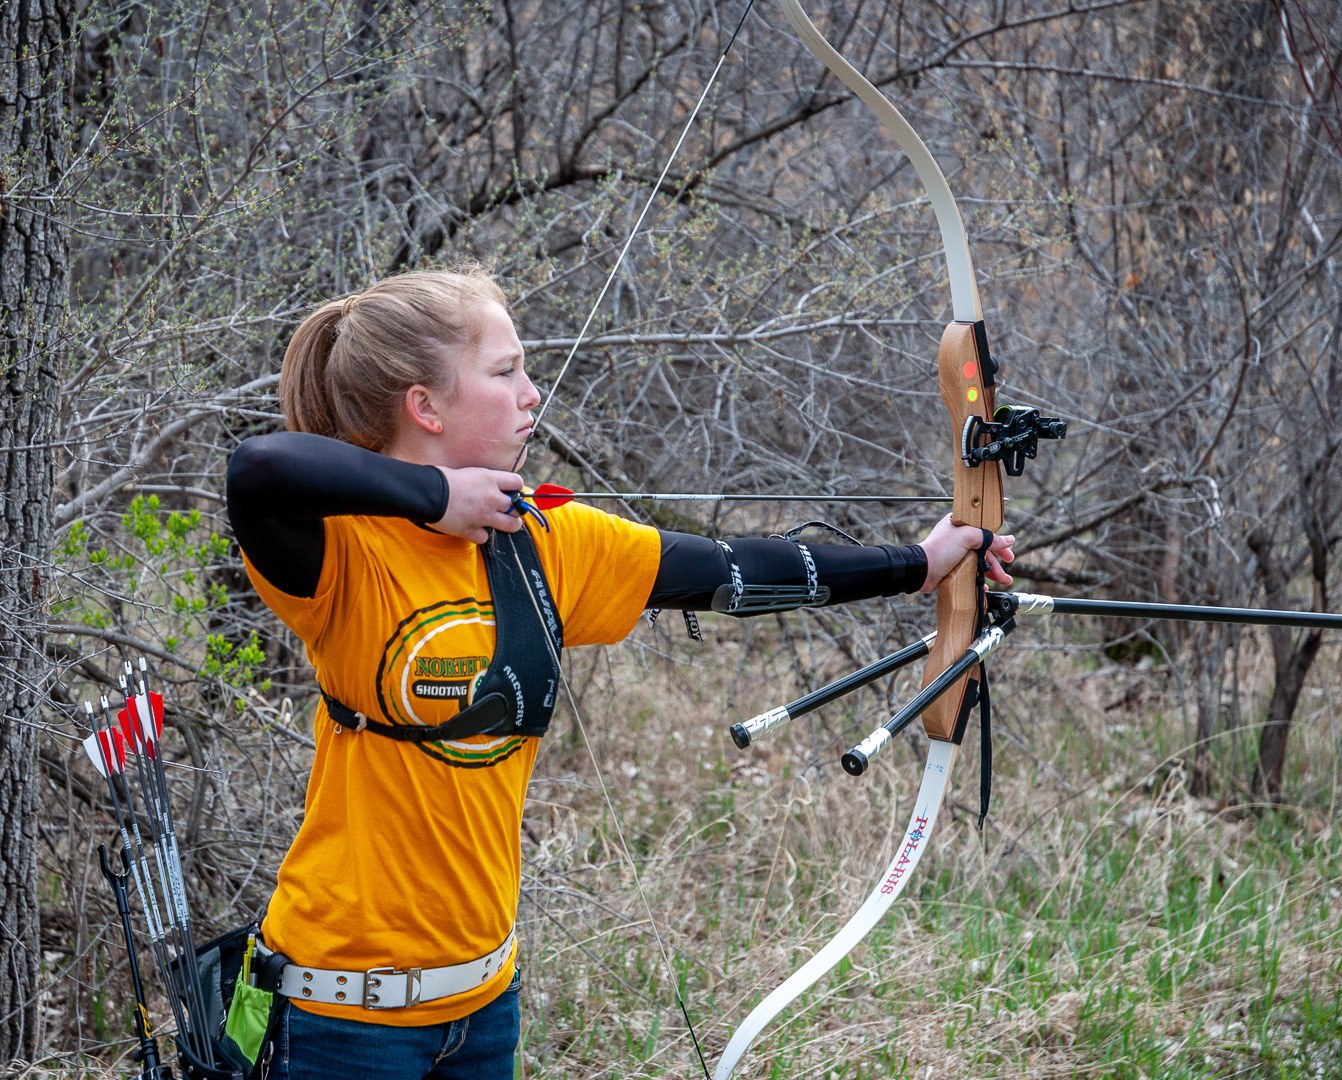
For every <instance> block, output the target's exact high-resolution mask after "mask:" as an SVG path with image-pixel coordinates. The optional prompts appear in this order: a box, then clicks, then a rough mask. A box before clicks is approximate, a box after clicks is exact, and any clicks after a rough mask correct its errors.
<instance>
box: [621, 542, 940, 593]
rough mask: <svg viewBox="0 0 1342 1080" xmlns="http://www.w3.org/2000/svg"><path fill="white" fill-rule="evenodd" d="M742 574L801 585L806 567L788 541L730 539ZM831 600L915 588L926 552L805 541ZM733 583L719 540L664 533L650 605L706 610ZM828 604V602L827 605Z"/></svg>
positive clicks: (922, 576) (754, 580)
mask: <svg viewBox="0 0 1342 1080" xmlns="http://www.w3.org/2000/svg"><path fill="white" fill-rule="evenodd" d="M728 543H729V544H730V545H731V548H732V552H733V553H734V554H735V556H736V561H737V563H738V565H739V566H740V567H741V577H742V578H743V580H745V581H746V582H747V583H749V584H751V585H805V584H806V572H805V568H804V566H803V563H802V559H801V555H800V554H799V552H798V551H797V545H796V544H794V543H793V542H792V541H791V540H779V539H774V540H766V539H751V540H729V541H728ZM806 547H807V550H808V551H810V553H811V557H812V559H814V560H815V567H816V572H817V574H818V576H819V584H821V585H827V586H829V589H830V597H829V601H828V603H829V604H846V603H849V602H851V601H853V600H866V599H868V598H870V597H873V596H894V595H895V594H896V593H905V592H916V591H917V590H918V589H920V588H922V585H923V582H924V581H926V580H927V556H926V554H924V552H923V549H922V548H920V547H918V546H917V545H916V544H907V545H902V546H898V547H896V546H894V545H892V544H874V545H871V546H869V547H856V546H849V545H846V544H807V545H806ZM730 583H731V572H730V568H729V567H728V564H727V557H726V554H725V553H724V552H723V550H722V548H721V547H719V546H718V544H717V542H716V541H714V540H710V539H709V538H708V537H706V536H695V535H693V534H692V533H677V532H663V533H662V562H661V566H660V567H659V568H658V570H657V580H656V581H655V582H654V583H653V587H652V596H651V597H649V598H648V607H650V608H657V607H661V608H683V609H687V610H691V611H706V610H708V609H710V608H711V607H712V606H713V593H714V592H716V591H717V589H718V587H719V586H721V585H728V584H730ZM827 606H828V605H827Z"/></svg>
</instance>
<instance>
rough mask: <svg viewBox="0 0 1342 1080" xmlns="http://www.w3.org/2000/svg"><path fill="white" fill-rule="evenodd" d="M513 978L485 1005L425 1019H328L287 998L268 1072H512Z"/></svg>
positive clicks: (466, 1078) (516, 979)
mask: <svg viewBox="0 0 1342 1080" xmlns="http://www.w3.org/2000/svg"><path fill="white" fill-rule="evenodd" d="M520 983H521V973H520V972H519V973H518V974H516V975H514V976H513V982H512V985H511V986H510V987H508V989H507V990H505V991H504V992H503V993H502V994H500V995H499V996H498V997H497V998H495V999H494V1000H493V1001H491V1002H490V1003H489V1004H488V1005H486V1006H485V1007H484V1008H482V1009H477V1010H476V1011H475V1012H473V1013H471V1014H470V1016H466V1017H463V1018H462V1019H460V1020H453V1021H451V1022H449V1023H446V1024H429V1025H428V1026H426V1027H392V1026H390V1025H388V1024H369V1023H365V1022H364V1021H363V1020H332V1019H330V1018H329V1017H326V1016H316V1015H314V1014H313V1013H310V1012H304V1011H303V1010H302V1009H300V1008H298V1007H296V1006H295V1005H293V1004H286V1005H285V1006H284V1015H283V1017H282V1018H281V1019H280V1028H279V1032H278V1036H277V1039H276V1044H277V1045H276V1047H275V1060H274V1063H273V1064H272V1066H271V1069H270V1080H345V1078H347V1080H513V1076H514V1062H513V1059H514V1056H515V1055H516V1053H517V1042H518V1038H519V1035H520V1032H521V1016H520V1012H519V1008H518V1002H517V998H518V988H519V985H520ZM362 1015H367V1014H362Z"/></svg>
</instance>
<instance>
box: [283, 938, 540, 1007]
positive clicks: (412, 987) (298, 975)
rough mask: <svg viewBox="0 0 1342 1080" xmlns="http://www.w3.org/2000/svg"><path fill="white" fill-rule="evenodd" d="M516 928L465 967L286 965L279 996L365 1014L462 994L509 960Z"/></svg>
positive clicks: (478, 984) (488, 978)
mask: <svg viewBox="0 0 1342 1080" xmlns="http://www.w3.org/2000/svg"><path fill="white" fill-rule="evenodd" d="M516 937H517V930H516V929H515V928H514V929H513V930H510V931H509V932H508V937H507V939H506V940H505V941H504V942H503V944H502V945H500V946H499V947H498V948H497V949H495V950H494V951H493V952H491V953H490V954H489V955H488V956H482V957H480V959H479V960H471V961H468V962H467V963H465V964H451V965H449V966H447V967H436V968H392V967H379V968H369V969H368V970H367V971H329V970H326V969H325V968H309V967H300V966H299V965H298V964H287V965H285V968H284V973H283V974H282V975H281V976H280V985H279V992H280V993H281V994H283V995H284V996H285V997H288V998H293V999H294V1000H296V1001H321V1002H324V1003H325V1004H327V1005H358V1006H361V1007H362V1008H365V1009H407V1008H409V1007H410V1006H412V1005H421V1004H424V1003H425V1002H429V1001H437V1000H438V999H439V998H445V997H451V996H452V995H453V994H462V993H465V992H466V991H467V990H474V989H475V988H476V987H477V986H480V985H482V984H484V983H487V982H488V981H489V980H490V979H492V978H493V977H494V976H495V975H497V974H498V973H499V972H500V971H501V970H502V969H503V965H504V964H506V963H507V962H508V957H509V956H511V955H512V951H513V941H514V939H515V938H516Z"/></svg>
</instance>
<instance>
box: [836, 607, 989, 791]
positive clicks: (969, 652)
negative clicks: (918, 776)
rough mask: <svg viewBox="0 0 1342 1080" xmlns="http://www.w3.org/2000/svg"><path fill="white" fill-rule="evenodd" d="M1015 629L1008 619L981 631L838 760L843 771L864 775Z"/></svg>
mask: <svg viewBox="0 0 1342 1080" xmlns="http://www.w3.org/2000/svg"><path fill="white" fill-rule="evenodd" d="M1014 628H1015V623H1014V622H1013V621H1012V620H1011V619H1008V620H1006V621H1005V622H1003V623H999V624H997V625H995V626H990V627H988V629H986V630H985V631H983V633H981V634H980V635H979V636H978V637H977V638H975V639H974V641H973V642H972V643H971V644H970V646H969V648H968V649H966V650H965V651H964V653H963V654H962V655H961V656H960V658H959V659H958V660H956V661H955V663H953V664H951V665H950V667H948V668H946V670H945V671H943V672H942V673H941V674H940V675H938V676H937V677H936V678H935V679H933V680H932V681H931V682H930V683H928V684H927V685H926V686H925V687H923V689H922V690H920V691H919V692H918V695H917V696H916V697H915V698H914V699H913V700H912V701H910V702H909V703H908V704H907V705H905V706H904V708H902V709H901V710H900V711H899V712H897V713H896V714H895V715H894V716H892V717H891V718H890V719H889V721H888V722H886V723H885V724H882V725H881V726H880V727H878V728H877V729H876V730H875V731H873V732H872V733H871V734H870V735H868V736H867V737H866V738H865V739H863V740H862V741H861V742H860V743H858V744H857V745H856V746H855V747H853V748H852V749H851V750H849V751H848V753H846V754H844V755H843V758H842V759H841V760H842V762H843V767H844V771H846V772H847V773H849V774H850V775H852V776H861V775H862V774H863V773H864V772H866V771H867V766H868V765H870V764H871V759H872V758H874V757H875V756H876V755H877V754H879V753H880V752H881V751H882V750H884V749H885V748H886V747H887V746H889V745H890V742H891V740H893V739H894V737H895V736H896V735H898V734H899V733H900V732H901V731H903V730H904V729H905V728H906V727H908V726H909V725H910V724H911V723H913V722H914V721H915V720H916V719H918V717H919V716H921V715H922V714H923V710H924V709H926V708H927V707H928V706H929V705H931V704H932V702H934V701H936V700H937V698H939V697H941V695H942V694H944V693H946V691H947V690H949V689H950V688H951V687H952V686H954V685H955V684H956V682H957V681H958V680H959V679H960V677H961V676H962V675H964V674H966V673H967V672H968V671H969V670H970V669H971V668H973V667H974V666H975V665H976V664H980V663H982V662H983V660H984V659H986V658H987V657H988V656H989V655H991V654H992V653H994V652H996V651H997V649H998V648H999V647H1000V646H1001V644H1002V642H1003V641H1005V640H1006V636H1007V634H1009V633H1010V632H1011V631H1012V630H1013V629H1014Z"/></svg>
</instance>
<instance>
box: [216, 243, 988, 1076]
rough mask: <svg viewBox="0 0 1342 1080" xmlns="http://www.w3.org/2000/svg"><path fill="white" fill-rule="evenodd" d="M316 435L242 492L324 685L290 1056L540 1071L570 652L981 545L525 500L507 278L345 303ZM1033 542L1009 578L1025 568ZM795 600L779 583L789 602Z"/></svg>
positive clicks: (259, 584)
mask: <svg viewBox="0 0 1342 1080" xmlns="http://www.w3.org/2000/svg"><path fill="white" fill-rule="evenodd" d="M280 397H281V403H282V406H283V409H284V414H285V418H286V421H287V424H288V428H289V430H288V431H286V432H280V433H275V434H271V435H263V436H258V437H255V438H250V439H247V440H246V441H244V442H243V443H242V444H241V445H240V446H239V447H238V449H237V451H236V452H235V454H234V455H233V458H232V461H231V462H230V465H229V473H228V510H229V515H230V518H231V519H232V523H233V528H234V531H235V534H236V536H237V539H238V542H239V544H240V545H241V547H242V551H243V554H244V556H245V560H246V565H247V571H248V573H249V575H250V576H251V580H252V582H253V584H254V585H255V587H256V589H257V591H258V592H259V593H260V595H261V597H262V598H263V599H264V600H265V602H266V603H267V604H268V605H269V606H270V607H271V608H272V609H273V610H274V611H275V613H276V614H277V615H278V616H279V617H280V618H281V619H282V620H283V621H284V623H285V624H286V625H287V626H288V627H290V628H291V629H292V630H293V631H294V633H295V634H297V635H298V636H299V637H300V638H301V639H302V640H303V642H304V643H305V645H306V647H307V652H308V657H309V659H310V661H311V662H312V665H313V667H314V668H315V671H316V677H317V682H318V684H319V686H320V690H321V695H322V701H321V704H320V705H319V706H318V711H317V719H316V724H315V737H316V744H317V745H316V756H315V758H314V761H313V765H312V775H311V778H310V781H309V785H308V791H307V798H306V805H305V815H304V818H303V822H302V825H301V826H300V828H299V830H298V835H297V836H296V838H295V839H294V842H293V845H292V847H291V848H290V849H289V852H288V854H287V855H286V856H285V859H284V861H283V864H282V865H281V867H280V871H279V879H278V884H277V887H276V891H275V895H274V897H273V898H272V900H271V903H270V906H269V910H268V913H267V915H266V919H265V922H264V925H263V927H262V932H263V936H264V939H265V943H266V945H267V946H268V947H269V948H271V949H274V950H277V951H278V952H281V953H283V954H284V955H285V956H286V957H287V958H288V960H289V963H288V966H287V967H285V968H284V972H283V977H282V979H281V982H280V987H279V989H280V992H281V993H282V994H283V995H284V997H285V998H287V1004H286V1005H285V1006H284V1009H283V1016H282V1018H281V1020H280V1026H279V1030H278V1036H277V1039H276V1044H275V1045H276V1046H277V1048H278V1053H277V1055H276V1058H275V1061H274V1063H273V1065H272V1072H271V1075H272V1076H276V1077H278V1078H280V1080H289V1078H293V1080H309V1078H317V1077H321V1078H323V1080H332V1078H340V1077H349V1078H351V1080H353V1078H359V1080H369V1078H386V1080H419V1078H421V1077H425V1078H427V1077H432V1078H434V1080H478V1078H490V1080H494V1078H498V1080H505V1078H511V1077H512V1076H513V1058H514V1053H515V1049H516V1046H517V1042H518V1033H519V1014H518V1000H517V991H518V975H517V971H518V969H517V966H516V964H515V962H514V952H515V949H514V944H515V934H514V922H515V919H516V915H517V904H518V895H519V889H520V884H521V851H520V829H521V817H522V806H523V801H524V799H525V795H526V789H527V784H528V782H529V780H530V777H531V771H532V766H533V763H534V761H535V758H536V752H537V747H538V742H539V738H540V736H541V735H542V734H543V733H544V731H545V728H546V725H547V724H548V723H549V718H550V712H551V710H552V708H553V706H554V703H555V695H556V689H557V683H558V678H559V671H558V656H559V649H560V648H561V646H574V645H587V644H595V643H613V642H617V641H619V640H621V639H622V638H623V637H624V636H625V635H626V634H628V633H629V632H630V630H631V629H632V628H633V627H634V625H635V624H636V622H637V620H638V617H639V615H640V613H641V612H643V611H644V610H645V609H647V608H681V609H686V610H693V609H706V608H708V607H710V606H711V604H712V600H713V597H714V594H715V593H717V592H718V591H719V589H720V587H721V586H724V585H725V586H728V587H729V592H728V595H729V596H731V597H734V598H741V597H746V596H748V597H750V598H751V599H752V601H753V602H759V599H760V598H761V597H763V599H764V605H763V606H765V607H769V606H770V602H771V601H770V598H773V601H778V600H779V598H782V602H783V603H790V604H791V605H792V606H796V605H797V604H799V603H802V602H806V600H807V599H809V600H811V601H812V602H814V601H816V600H817V599H819V598H823V596H824V594H823V590H826V589H827V590H829V595H828V601H827V602H829V603H843V602H848V601H852V600H859V599H864V598H869V597H876V596H889V595H893V594H895V593H900V592H914V591H918V590H921V591H923V592H930V591H931V590H933V589H935V587H936V585H937V583H938V582H939V581H940V580H941V578H942V577H944V576H945V575H946V574H947V573H949V571H950V570H951V569H952V568H953V567H955V566H956V565H957V564H958V563H959V562H960V560H961V559H963V558H964V557H966V555H967V554H968V553H969V552H971V551H973V550H975V549H977V548H978V547H980V545H981V544H982V541H983V535H982V533H981V532H980V531H979V530H978V529H971V528H958V527H955V526H952V525H951V524H950V523H949V519H946V520H943V521H941V522H940V523H938V524H937V526H936V527H935V528H934V529H933V530H932V532H931V533H930V535H929V536H928V537H927V538H926V539H925V540H924V541H923V542H922V543H921V544H918V545H910V546H902V547H899V546H890V545H880V546H871V547H856V546H841V545H815V544H813V545H806V546H803V545H801V544H798V543H795V542H793V541H790V540H784V539H745V540H730V541H727V542H724V543H719V542H718V541H715V540H711V539H708V538H705V537H701V536H693V535H688V534H684V533H672V532H660V531H658V530H656V529H653V528H649V527H647V526H645V525H640V524H636V523H634V522H631V521H627V520H624V519H621V518H618V517H614V516H612V515H610V514H606V513H603V512H602V511H599V510H596V509H593V508H591V507H589V506H584V505H580V504H578V503H570V504H568V505H564V506H560V507H557V508H554V509H550V510H547V511H546V512H545V517H546V519H547V520H546V522H545V523H544V524H542V523H541V522H540V521H538V520H535V519H534V518H533V517H532V516H531V515H520V514H519V513H517V504H516V502H515V500H514V497H513V495H514V493H515V492H517V491H519V490H520V489H521V488H522V477H521V476H519V475H518V474H517V473H516V472H515V469H516V468H518V467H519V466H520V465H521V463H522V461H523V460H524V458H525V448H526V445H527V440H528V438H529V437H530V435H531V432H532V410H533V409H534V408H535V407H536V406H537V404H538V403H539V395H538V394H537V392H536V388H535V387H534V386H533V385H532V383H531V380H530V379H529V378H528V377H527V374H526V371H525V369H524V367H523V354H522V346H521V344H520V343H519V341H518V337H517V333H516V331H515V329H514V328H513V323H512V320H511V318H510V316H509V313H508V307H507V304H506V301H505V299H504V295H503V293H502V291H501V290H500V289H499V287H498V286H497V284H495V282H494V281H493V280H492V279H491V278H490V277H489V276H488V275H487V274H486V273H485V272H484V271H482V270H479V269H476V268H468V269H466V270H464V271H462V272H453V273H449V272H437V271H434V272H419V273H411V274H406V275H403V276H400V277H395V278H392V279H389V280H387V281H384V282H382V283H380V284H377V285H374V286H373V287H371V288H369V289H367V290H366V291H364V292H362V293H360V294H358V295H356V296H352V297H349V298H348V299H345V300H336V301H331V302H329V303H326V304H323V305H322V306H321V307H319V308H318V309H317V310H316V311H315V312H313V314H312V315H310V316H309V317H308V319H307V320H306V321H305V322H304V323H303V324H302V325H301V326H300V327H299V329H298V331H297V332H296V333H295V334H294V337H293V340H292V341H291V342H290V345H289V348H288V351H287V352H286V354H285V358H284V367H283V372H282V375H281V382H280ZM1012 540H1013V538H1012V537H1010V536H999V537H996V538H994V539H993V541H992V545H991V548H990V550H989V552H988V554H987V559H986V562H987V575H988V577H989V578H990V579H991V580H993V581H995V582H997V583H1000V584H1003V585H1006V584H1009V583H1010V581H1011V579H1010V577H1009V576H1008V575H1007V574H1006V572H1005V570H1004V569H1003V567H1002V564H1003V563H1008V562H1010V561H1011V559H1012V557H1013V556H1012V551H1011V544H1012ZM772 606H773V607H774V608H775V609H776V608H777V607H778V606H779V603H777V602H775V603H773V605H772Z"/></svg>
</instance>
